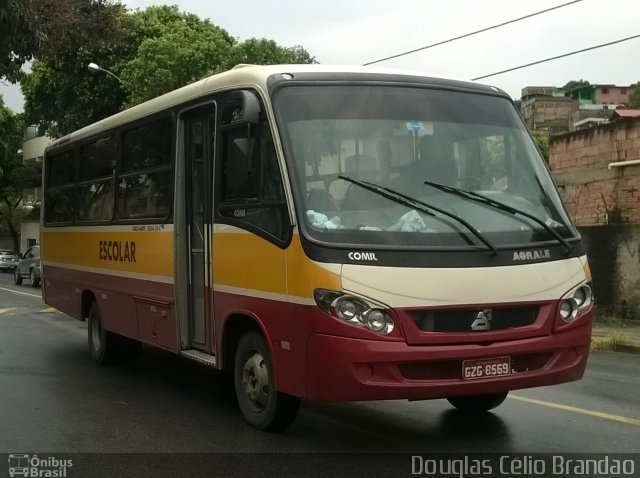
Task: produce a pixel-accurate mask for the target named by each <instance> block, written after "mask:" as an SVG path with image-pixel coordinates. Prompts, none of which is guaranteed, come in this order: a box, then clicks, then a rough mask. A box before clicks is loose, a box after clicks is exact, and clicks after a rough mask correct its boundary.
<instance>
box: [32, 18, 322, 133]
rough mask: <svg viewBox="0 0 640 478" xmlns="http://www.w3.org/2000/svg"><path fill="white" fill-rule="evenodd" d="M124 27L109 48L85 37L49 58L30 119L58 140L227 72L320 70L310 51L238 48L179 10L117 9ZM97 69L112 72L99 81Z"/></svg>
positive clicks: (35, 87)
mask: <svg viewBox="0 0 640 478" xmlns="http://www.w3.org/2000/svg"><path fill="white" fill-rule="evenodd" d="M110 8H111V12H112V14H113V15H114V18H115V20H114V21H113V25H115V26H117V28H116V27H114V28H113V29H112V30H111V34H110V36H109V38H108V40H105V41H96V39H93V40H92V41H87V40H86V37H87V35H88V34H89V32H84V33H83V32H79V33H78V34H77V35H75V36H73V37H72V38H71V40H70V42H69V43H68V45H66V46H65V47H64V48H60V49H59V50H58V51H56V52H53V53H47V54H43V55H42V56H41V57H40V58H38V60H36V61H35V62H34V64H33V68H32V70H33V71H32V73H31V74H30V75H27V77H26V78H25V79H24V81H23V82H22V89H23V93H24V95H25V100H26V101H25V113H26V114H27V116H28V118H29V120H30V121H32V122H34V123H38V124H40V125H41V126H42V127H43V129H46V130H47V132H48V134H49V135H50V136H53V137H57V136H60V135H63V134H66V133H69V132H71V131H74V130H76V129H78V128H80V127H81V126H84V125H87V124H90V123H93V122H95V121H98V120H99V119H102V118H104V117H106V116H109V115H112V114H114V113H116V112H118V111H120V110H122V109H124V108H126V107H130V106H133V105H136V104H138V103H141V102H143V101H146V100H148V99H151V98H154V97H156V96H158V95H161V94H163V93H166V92H168V91H171V90H174V89H176V88H179V87H181V86H184V85H186V84H189V83H192V82H194V81H197V80H199V79H201V78H204V77H206V76H209V75H211V74H214V73H217V72H220V71H224V70H227V69H229V68H231V67H232V66H234V65H236V64H237V63H247V62H250V63H261V64H273V63H312V62H314V61H315V60H314V59H313V57H311V56H310V55H309V53H307V51H306V50H304V48H302V47H299V46H298V47H293V48H285V47H280V46H278V45H277V44H276V43H275V42H274V41H272V40H266V39H261V40H257V39H251V40H248V41H246V42H242V43H238V42H237V40H235V39H234V38H233V37H232V36H231V35H229V33H227V32H226V31H225V30H224V29H222V28H220V27H218V26H216V25H214V24H212V23H211V22H210V21H209V20H202V19H200V18H199V17H198V16H196V15H193V14H188V13H183V12H180V11H179V10H178V7H177V6H153V7H149V8H147V9H146V10H143V11H135V12H133V13H131V12H127V11H126V10H124V9H122V8H116V7H115V6H112V7H110ZM90 62H95V63H97V64H98V65H100V66H102V67H104V68H106V69H108V70H109V71H112V72H113V73H114V74H116V75H117V76H118V77H120V78H121V79H122V83H119V82H117V81H116V80H115V79H114V78H113V77H111V76H109V75H106V74H104V73H96V74H93V73H91V72H90V71H89V70H88V69H87V65H88V64H89V63H90Z"/></svg>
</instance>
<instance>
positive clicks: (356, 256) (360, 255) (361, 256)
mask: <svg viewBox="0 0 640 478" xmlns="http://www.w3.org/2000/svg"><path fill="white" fill-rule="evenodd" d="M347 256H348V257H349V259H351V260H352V261H376V262H377V261H378V258H377V257H376V253H375V252H350V253H349V254H348V255H347Z"/></svg>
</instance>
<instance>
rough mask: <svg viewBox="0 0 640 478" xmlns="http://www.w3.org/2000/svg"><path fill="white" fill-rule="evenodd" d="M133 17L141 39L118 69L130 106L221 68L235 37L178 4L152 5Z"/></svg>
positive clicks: (226, 59)
mask: <svg viewBox="0 0 640 478" xmlns="http://www.w3.org/2000/svg"><path fill="white" fill-rule="evenodd" d="M134 20H135V24H136V26H137V30H138V32H139V34H138V35H137V38H138V40H140V41H139V44H138V47H137V51H135V52H134V55H133V56H132V58H130V59H129V61H128V62H127V63H126V64H125V65H124V67H123V69H122V72H121V78H122V80H123V82H124V84H125V85H126V89H127V90H128V96H129V98H128V101H127V105H128V106H131V105H135V104H138V103H141V102H143V101H146V100H148V99H151V98H155V97H156V96H159V95H161V94H163V93H166V92H168V91H171V90H174V89H176V88H179V87H181V86H184V85H186V84H189V83H192V82H194V81H197V80H199V79H201V78H203V77H205V76H207V75H210V74H212V73H216V72H219V71H221V70H222V69H223V65H225V64H226V63H227V62H228V58H229V54H230V51H231V48H232V46H233V44H234V42H235V41H234V40H233V38H232V37H231V36H230V35H229V34H228V33H227V32H226V31H224V30H223V29H221V28H219V27H217V26H215V25H213V24H212V23H211V22H209V20H200V19H199V18H198V17H197V16H195V15H191V14H186V13H180V12H179V11H178V8H177V7H176V6H173V7H168V6H162V7H150V8H148V9H147V10H145V11H143V12H137V13H135V14H134Z"/></svg>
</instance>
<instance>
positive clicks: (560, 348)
mask: <svg viewBox="0 0 640 478" xmlns="http://www.w3.org/2000/svg"><path fill="white" fill-rule="evenodd" d="M590 342H591V323H590V322H589V323H586V324H585V325H584V326H581V327H576V328H573V329H571V330H567V331H563V332H562V333H557V334H551V335H547V336H542V337H535V338H527V339H520V340H511V341H504V342H497V343H493V344H490V345H446V346H431V345H428V346H425V345H421V346H413V345H407V344H406V343H404V342H387V341H378V340H362V339H352V338H346V337H337V336H331V335H322V334H313V335H312V336H311V338H310V339H309V343H308V348H307V353H308V355H307V398H308V399H311V400H318V401H356V400H358V401H359V400H393V399H409V400H423V399H432V398H445V397H453V396H461V395H478V394H487V393H498V392H504V391H508V390H516V389H522V388H530V387H538V386H543V385H552V384H557V383H562V382H570V381H573V380H578V379H580V378H581V377H582V375H583V373H584V370H585V367H586V364H587V358H588V356H589V348H590ZM492 357H510V358H511V373H510V374H509V375H504V376H500V377H492V378H478V379H471V380H463V379H462V362H463V361H464V360H473V359H485V358H492Z"/></svg>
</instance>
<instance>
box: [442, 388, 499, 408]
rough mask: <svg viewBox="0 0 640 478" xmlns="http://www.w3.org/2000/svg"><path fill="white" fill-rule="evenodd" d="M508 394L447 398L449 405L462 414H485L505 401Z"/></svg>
mask: <svg viewBox="0 0 640 478" xmlns="http://www.w3.org/2000/svg"><path fill="white" fill-rule="evenodd" d="M507 395H509V392H500V393H490V394H487V395H470V396H467V397H449V398H447V400H448V401H449V403H450V404H451V405H453V406H454V407H456V408H457V409H458V410H461V411H463V412H471V413H476V412H486V411H487V410H491V409H493V408H496V407H497V406H499V405H500V404H501V403H502V402H504V401H505V399H506V398H507Z"/></svg>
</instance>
